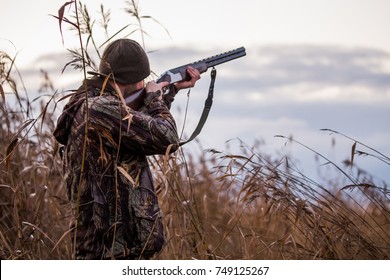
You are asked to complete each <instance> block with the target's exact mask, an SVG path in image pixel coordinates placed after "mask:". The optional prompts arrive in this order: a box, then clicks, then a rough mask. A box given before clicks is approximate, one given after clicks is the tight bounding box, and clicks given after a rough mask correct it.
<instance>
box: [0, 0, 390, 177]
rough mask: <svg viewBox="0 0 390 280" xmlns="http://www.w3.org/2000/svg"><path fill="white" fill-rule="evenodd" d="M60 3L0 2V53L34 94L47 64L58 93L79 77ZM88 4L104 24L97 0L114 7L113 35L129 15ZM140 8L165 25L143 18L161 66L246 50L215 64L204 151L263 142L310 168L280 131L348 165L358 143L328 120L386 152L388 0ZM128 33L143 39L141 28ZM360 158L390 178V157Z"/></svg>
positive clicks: (217, 1)
mask: <svg viewBox="0 0 390 280" xmlns="http://www.w3.org/2000/svg"><path fill="white" fill-rule="evenodd" d="M65 2H66V1H57V0H50V1H47V0H37V1H29V0H24V1H22V0H13V1H4V0H0V3H1V10H0V26H1V27H2V28H1V32H0V50H3V51H6V52H7V53H9V54H10V55H11V56H14V55H16V53H17V60H16V63H17V66H18V67H19V69H20V70H22V71H24V72H23V73H25V74H24V75H25V76H24V77H25V83H26V84H27V86H28V87H30V88H31V90H34V87H35V89H37V88H38V86H39V85H38V84H37V81H39V77H40V76H39V75H40V72H39V70H40V69H41V68H43V69H46V70H47V71H49V74H50V75H51V77H52V79H53V81H54V85H55V87H56V88H58V89H59V90H66V89H69V87H72V86H73V87H74V86H76V85H77V83H78V82H79V81H80V79H81V74H80V73H79V72H74V71H72V70H70V69H69V70H67V71H66V72H65V74H63V75H61V73H60V70H61V69H62V67H63V65H64V64H65V63H66V62H67V59H68V57H67V56H64V52H65V50H66V48H74V47H77V38H76V36H75V35H74V32H73V31H69V30H68V28H67V26H66V25H64V45H63V44H62V40H61V36H60V33H59V27H58V22H57V20H56V19H54V18H53V17H51V16H49V14H57V11H58V9H59V8H60V7H61V5H62V4H64V3H65ZM83 3H85V4H87V6H88V7H89V11H90V14H91V17H92V18H95V19H96V20H97V21H98V19H99V15H98V13H97V11H98V10H99V5H100V3H103V4H104V6H105V7H106V9H110V10H111V17H112V20H111V24H110V30H109V31H110V32H111V33H115V32H116V31H117V30H119V29H120V28H121V27H123V26H125V25H127V24H130V23H134V21H133V20H132V19H131V18H130V16H129V15H128V14H126V13H125V11H124V8H125V7H126V6H127V5H126V3H125V1H122V0H120V1H119V0H115V1H97V0H86V1H83ZM139 5H140V8H141V14H142V15H145V16H152V17H154V19H156V20H158V21H159V22H160V23H161V24H162V25H163V26H164V27H165V28H166V29H167V30H168V31H169V35H168V34H167V33H166V32H165V30H164V28H162V27H161V26H160V25H158V24H156V22H154V21H152V20H148V19H146V20H145V21H144V28H145V30H146V31H147V32H148V33H149V35H150V37H147V39H146V49H147V51H155V50H157V51H156V52H153V53H151V54H150V60H151V64H152V68H153V69H155V71H156V72H157V73H160V72H162V71H164V70H166V69H167V68H171V67H174V66H178V65H181V64H185V63H188V62H191V61H193V60H197V59H200V58H203V57H204V56H210V55H214V54H216V53H218V52H222V51H227V50H230V49H233V48H237V47H241V46H244V47H246V49H247V53H248V54H247V56H246V57H245V58H242V59H239V60H236V61H234V62H230V63H228V64H226V65H222V66H220V67H218V78H217V83H216V93H215V95H216V96H215V102H214V107H213V108H212V112H211V114H210V118H209V120H208V122H207V123H206V125H205V128H204V131H203V132H202V135H201V136H200V137H199V139H200V141H201V144H202V146H203V148H205V149H206V148H221V149H222V148H224V145H225V144H224V143H225V142H226V141H227V140H229V139H233V138H237V137H239V138H241V139H243V140H245V141H247V142H248V144H253V142H254V141H255V140H260V141H263V142H265V144H263V146H262V147H261V149H263V150H264V152H265V153H267V152H271V151H272V152H274V151H280V150H283V151H286V149H287V152H288V153H291V154H292V155H293V157H295V158H297V159H298V161H299V162H300V163H301V164H302V168H303V169H313V168H312V165H311V163H310V164H309V163H308V162H311V159H312V158H313V156H312V155H310V154H309V153H308V152H307V150H305V149H301V148H299V147H298V146H297V145H292V146H291V145H288V147H287V148H286V147H285V145H284V142H285V141H283V140H282V139H278V138H274V135H276V134H282V135H285V136H290V135H292V136H294V138H296V139H297V140H299V141H300V142H303V143H305V144H306V145H309V146H311V147H313V148H315V149H317V150H318V151H319V152H321V153H322V154H324V155H326V156H329V157H330V158H331V159H332V160H335V161H336V162H337V163H341V161H342V160H344V159H346V158H347V157H348V156H349V155H350V149H351V146H352V144H353V143H352V142H350V141H344V140H343V138H341V137H336V138H335V139H336V146H335V147H332V139H333V136H329V135H328V134H327V133H324V132H320V131H319V129H321V128H331V129H335V130H338V131H340V132H343V133H345V134H347V135H349V136H351V137H354V138H357V139H358V140H360V141H362V142H364V143H365V144H367V145H369V146H372V147H374V148H376V149H378V150H380V151H382V152H383V153H386V154H387V155H389V154H390V144H389V143H390V129H389V127H390V126H389V124H388V123H389V120H390V31H389V28H388V27H389V26H390V16H389V14H388V13H389V11H390V1H387V0H322V1H319V0H295V1H285V0H268V1H266V0H241V1H231V0H214V1H210V0H197V1H179V0H165V1H160V0H156V1H142V0H141V1H140V2H139ZM66 14H67V15H69V11H66ZM95 27H96V38H97V41H99V42H103V41H104V32H103V30H102V29H99V27H98V23H97V22H96V23H95ZM132 28H134V26H133V25H132V26H130V27H129V28H127V29H126V30H125V31H124V32H123V33H121V35H122V36H124V35H126V34H128V33H130V32H131V30H132ZM132 38H134V39H136V40H138V41H139V40H140V37H139V36H138V34H134V35H132ZM10 42H12V43H10ZM208 82H209V77H208V74H206V75H203V77H202V80H201V82H200V83H199V85H198V87H197V88H195V89H194V90H193V91H192V95H191V101H190V109H189V113H188V114H189V115H188V124H187V127H186V131H187V133H188V134H190V133H191V129H192V127H191V126H192V125H195V124H196V121H197V118H198V117H199V115H200V111H201V109H202V105H203V99H204V98H205V94H206V91H207V87H208ZM185 101H186V98H185V96H184V95H182V96H179V97H178V98H177V107H175V108H173V112H174V113H175V114H177V116H178V117H177V119H178V123H179V124H180V123H181V122H182V119H183V118H182V114H183V113H179V111H178V110H179V108H181V109H182V108H183V106H184V104H185ZM211 134H213V135H215V136H213V137H211V136H210V135H211ZM192 145H194V144H192ZM309 158H310V159H309ZM360 164H362V165H364V166H369V168H371V170H372V171H373V173H375V174H378V175H379V176H381V177H383V178H385V179H386V180H387V181H389V180H390V175H389V174H390V172H388V169H389V168H388V165H384V164H382V163H380V162H378V161H377V160H374V161H372V160H370V159H367V158H361V160H360Z"/></svg>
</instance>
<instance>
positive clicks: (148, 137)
mask: <svg viewBox="0 0 390 280" xmlns="http://www.w3.org/2000/svg"><path fill="white" fill-rule="evenodd" d="M85 83H86V84H87V89H88V94H87V95H88V98H87V97H86V94H85V93H86V90H85V88H86V87H85V86H84V85H83V86H82V87H80V89H79V90H78V91H76V92H75V93H74V94H73V96H72V97H71V99H70V100H69V102H68V104H67V105H66V106H65V107H64V110H63V113H62V114H61V116H60V117H59V119H58V123H57V127H56V129H55V131H54V136H55V138H56V140H57V141H58V142H59V143H61V144H63V145H65V152H64V155H63V167H64V177H65V181H66V187H67V191H68V196H69V199H70V201H71V204H72V210H73V220H72V222H71V228H72V242H73V243H72V244H73V246H74V248H73V249H74V256H75V257H76V258H80V259H101V258H148V257H150V256H152V255H153V254H154V253H156V252H158V251H160V250H161V248H162V246H163V244H164V235H163V227H162V221H161V210H160V207H159V205H158V201H157V196H156V193H155V190H154V186H153V181H152V176H151V171H150V169H149V166H148V162H147V159H146V155H153V154H164V153H166V151H167V149H169V151H170V152H173V151H175V150H176V149H177V148H178V144H179V139H178V135H177V130H176V125H175V121H174V119H173V117H172V115H171V113H170V112H169V108H170V104H171V102H172V101H173V96H174V93H173V94H172V95H168V96H165V97H164V100H158V98H157V97H158V95H159V94H160V92H156V93H149V94H148V95H147V98H145V101H144V106H143V107H142V108H141V109H140V110H138V111H134V110H132V109H130V108H129V107H127V106H125V105H123V103H122V102H121V101H120V99H119V98H118V96H117V94H116V93H115V91H114V90H113V89H112V88H110V87H109V86H107V87H106V88H105V89H104V90H102V89H101V88H102V81H101V80H100V79H98V78H94V79H91V80H86V81H84V84H85ZM86 105H87V106H86ZM86 135H87V139H86V141H85V136H86ZM84 145H86V146H85V147H86V148H85V149H84Z"/></svg>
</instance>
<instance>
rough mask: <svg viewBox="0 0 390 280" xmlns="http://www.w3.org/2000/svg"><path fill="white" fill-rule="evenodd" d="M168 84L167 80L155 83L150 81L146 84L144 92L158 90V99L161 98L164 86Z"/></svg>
mask: <svg viewBox="0 0 390 280" xmlns="http://www.w3.org/2000/svg"><path fill="white" fill-rule="evenodd" d="M168 85H169V83H168V82H161V83H156V82H155V81H150V82H148V83H147V84H146V87H145V90H146V93H147V94H148V93H152V92H157V91H160V93H161V94H160V96H159V97H158V98H159V100H161V99H162V96H163V95H162V94H163V92H164V91H165V88H166V87H167V86H168Z"/></svg>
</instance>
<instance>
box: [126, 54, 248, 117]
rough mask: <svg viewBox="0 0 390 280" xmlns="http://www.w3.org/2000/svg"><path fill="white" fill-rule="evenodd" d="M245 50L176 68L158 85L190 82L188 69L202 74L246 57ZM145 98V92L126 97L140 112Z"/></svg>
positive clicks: (165, 74) (161, 79) (130, 104)
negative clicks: (196, 70)
mask: <svg viewBox="0 0 390 280" xmlns="http://www.w3.org/2000/svg"><path fill="white" fill-rule="evenodd" d="M245 55H246V52H245V48H244V47H241V48H238V49H234V50H231V51H228V52H224V53H221V54H218V55H214V56H211V57H208V58H205V59H202V60H199V61H195V62H193V63H188V64H185V65H182V66H180V67H176V68H173V69H170V70H168V71H166V72H164V73H163V74H162V75H161V76H160V77H159V78H158V79H157V80H156V82H157V83H161V82H169V84H173V83H176V82H180V81H183V80H189V79H190V77H189V76H188V74H187V67H188V66H192V67H193V68H195V69H198V71H199V72H200V73H201V74H202V73H204V72H206V71H207V69H208V68H210V67H214V66H217V65H219V64H222V63H225V62H228V61H231V60H233V59H236V58H240V57H242V56H245ZM144 97H145V90H141V91H138V92H136V93H133V94H132V95H130V96H128V97H126V99H125V101H126V104H127V106H129V107H130V108H132V109H134V110H138V109H139V108H141V106H142V105H143V100H144Z"/></svg>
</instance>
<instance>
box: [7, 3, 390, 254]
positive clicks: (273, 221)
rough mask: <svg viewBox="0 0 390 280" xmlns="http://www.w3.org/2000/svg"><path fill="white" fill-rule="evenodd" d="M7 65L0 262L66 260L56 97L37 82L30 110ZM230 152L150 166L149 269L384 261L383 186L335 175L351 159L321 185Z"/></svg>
mask: <svg viewBox="0 0 390 280" xmlns="http://www.w3.org/2000/svg"><path fill="white" fill-rule="evenodd" d="M80 8H82V6H80ZM81 10H82V9H81ZM135 11H136V10H135ZM76 12H77V11H76ZM76 15H77V13H76ZM82 15H83V16H84V23H83V24H88V20H87V19H85V11H84V13H82ZM133 16H137V15H136V14H135V15H133ZM138 19H140V18H138ZM74 55H76V56H77V54H74ZM79 58H80V59H82V57H80V56H79ZM73 63H74V61H73ZM14 64H15V61H14V58H12V57H10V56H8V55H7V54H6V53H4V52H1V53H0V82H1V87H0V93H1V100H2V102H1V104H0V105H1V106H0V135H1V137H0V258H1V259H70V258H71V252H70V247H71V244H70V242H71V240H70V236H69V231H68V224H69V219H70V216H69V215H70V211H69V207H70V205H69V202H68V199H67V196H66V190H65V187H64V183H63V180H62V169H61V168H62V167H61V161H60V156H59V155H58V150H59V146H58V144H57V143H56V141H55V140H54V138H53V136H52V134H51V133H52V131H53V128H54V126H55V122H56V117H55V114H54V112H55V105H56V103H55V101H58V99H59V98H60V97H61V96H60V97H58V96H59V95H61V94H59V93H57V92H55V91H54V89H52V88H51V87H50V86H48V85H50V83H49V82H50V81H49V80H48V77H47V76H45V79H44V81H43V87H42V88H41V90H42V91H44V92H45V93H46V94H45V95H46V96H51V98H48V100H45V101H43V100H41V101H39V100H38V101H37V102H34V103H33V104H34V107H33V106H32V105H31V104H32V102H31V100H29V97H28V94H27V92H28V85H24V84H23V82H22V81H20V79H16V77H15V76H13V75H11V74H10V73H13V72H14V71H11V70H13V67H14ZM69 65H71V64H69ZM73 66H74V65H73ZM45 85H46V86H45ZM20 88H24V90H20ZM26 88H27V90H26ZM11 96H12V98H11ZM11 99H12V100H16V102H14V103H12V104H10V102H9V101H8V100H11ZM38 103H40V105H37V104H38ZM32 111H34V112H40V114H39V116H38V117H34V118H33V117H32ZM35 115H38V114H36V113H35ZM354 143H355V144H356V141H355V142H354V141H352V142H351V145H352V144H354ZM237 145H240V146H241V152H240V153H234V154H233V153H230V152H229V151H217V150H209V151H202V152H201V153H200V154H201V156H194V155H191V154H188V153H187V152H186V148H185V146H184V148H182V149H181V150H179V151H177V152H176V153H174V154H172V155H170V156H154V157H150V163H151V167H152V170H153V171H154V179H155V186H156V188H157V191H158V195H159V201H160V205H161V207H162V210H163V213H164V226H165V234H166V239H167V242H166V245H165V247H164V249H163V250H162V252H161V253H160V254H159V255H157V256H156V259H389V258H390V193H389V190H388V185H387V184H382V185H379V184H377V183H376V182H374V181H372V180H371V179H370V178H371V177H370V176H369V171H368V172H367V173H363V174H358V175H356V176H355V177H351V176H350V175H348V174H347V172H345V173H344V172H343V168H351V166H354V162H353V156H351V159H350V162H349V166H345V167H339V166H336V165H335V166H334V168H338V169H340V171H341V172H340V174H341V175H340V178H334V180H333V181H332V182H333V183H329V184H326V185H324V184H323V183H321V184H320V183H319V182H316V181H313V180H310V179H309V178H307V177H306V176H305V175H304V174H299V173H297V172H296V171H295V170H294V167H293V166H291V165H290V164H289V161H288V158H287V157H285V156H281V157H280V158H272V157H271V156H270V155H267V154H264V153H263V152H260V149H259V148H258V147H256V146H250V145H248V144H246V143H242V142H241V143H238V144H237ZM356 152H357V151H355V149H354V147H353V148H352V155H354V154H355V153H356ZM374 152H377V151H375V150H374ZM377 154H378V160H379V158H380V160H382V161H384V164H387V165H390V159H389V157H387V156H385V155H381V154H380V153H379V152H378V153H377ZM331 164H333V163H331ZM330 181H331V180H329V182H330Z"/></svg>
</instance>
